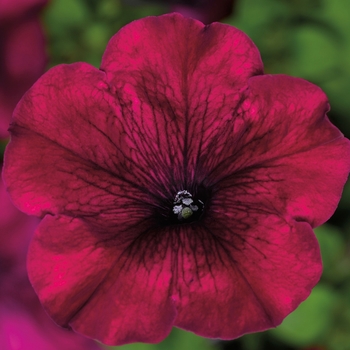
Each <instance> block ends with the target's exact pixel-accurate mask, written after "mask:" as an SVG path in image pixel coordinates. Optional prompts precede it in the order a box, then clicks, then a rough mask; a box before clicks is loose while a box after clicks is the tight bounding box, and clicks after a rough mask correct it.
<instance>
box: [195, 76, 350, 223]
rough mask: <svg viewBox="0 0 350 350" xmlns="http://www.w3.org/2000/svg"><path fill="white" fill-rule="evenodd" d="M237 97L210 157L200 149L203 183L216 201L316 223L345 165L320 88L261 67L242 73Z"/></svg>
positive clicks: (344, 146) (349, 163)
mask: <svg viewBox="0 0 350 350" xmlns="http://www.w3.org/2000/svg"><path fill="white" fill-rule="evenodd" d="M242 101H243V102H242V103H241V106H240V107H239V108H238V110H237V114H236V118H235V120H234V122H233V123H232V125H230V126H228V127H227V129H226V135H227V136H226V135H225V136H226V137H225V136H224V135H222V136H223V139H224V140H227V142H225V143H224V142H222V143H220V144H219V145H218V144H216V148H215V150H218V151H217V153H216V156H215V157H213V154H212V152H211V151H210V150H211V149H212V147H211V146H210V145H208V147H206V150H207V151H206V152H203V155H202V165H201V168H202V169H203V170H202V171H205V173H206V174H207V178H206V180H205V181H206V183H207V184H208V185H209V186H210V185H211V186H214V188H215V189H216V191H217V192H218V193H222V196H221V195H220V194H219V195H220V199H219V200H218V202H219V203H220V201H222V200H224V201H225V202H226V200H227V199H230V200H232V201H236V203H237V207H240V206H241V205H242V204H244V208H243V206H241V208H242V210H247V208H249V207H257V206H258V207H259V208H261V209H262V210H265V209H267V210H270V212H271V213H272V214H273V215H275V214H276V213H277V214H279V215H280V216H281V217H286V218H288V219H289V217H290V216H291V217H293V218H294V219H296V220H298V221H300V220H302V221H306V222H308V223H310V225H311V226H312V227H315V226H318V225H321V224H322V223H324V222H325V221H326V220H328V219H329V217H330V216H331V215H332V214H333V212H334V210H335V208H336V206H337V204H338V202H339V199H340V196H341V192H342V189H343V186H344V184H345V181H346V180H347V176H348V173H349V169H350V144H349V141H348V140H347V139H345V138H344V137H343V135H342V134H341V132H340V131H339V130H338V129H337V128H336V127H335V126H334V125H332V124H331V123H330V121H329V120H328V117H327V116H326V112H327V111H328V109H329V105H328V101H327V98H326V96H325V94H324V93H323V92H322V91H321V89H319V88H318V87H317V86H315V85H313V84H311V83H308V82H307V81H304V80H302V79H298V78H292V77H287V76H282V75H280V76H278V75H277V76H268V75H265V76H259V77H254V78H251V79H250V80H249V88H248V89H247V90H246V91H245V92H244V94H243V98H242ZM230 135H232V137H230ZM218 146H219V147H218ZM221 203H223V202H221ZM221 209H222V207H221V206H220V210H221Z"/></svg>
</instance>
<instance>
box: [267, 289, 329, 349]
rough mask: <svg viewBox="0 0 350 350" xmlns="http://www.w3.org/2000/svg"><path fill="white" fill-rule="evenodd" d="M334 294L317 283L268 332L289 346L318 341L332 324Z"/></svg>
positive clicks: (305, 344) (304, 344)
mask: <svg viewBox="0 0 350 350" xmlns="http://www.w3.org/2000/svg"><path fill="white" fill-rule="evenodd" d="M335 302H336V295H335V292H333V290H332V289H330V288H328V287H326V286H325V285H322V284H319V285H317V286H316V287H315V288H314V289H313V291H312V293H311V295H310V296H309V298H308V299H307V300H306V301H304V302H302V303H301V304H300V305H299V307H298V308H297V309H296V310H295V311H294V312H292V313H291V314H290V315H289V316H287V317H286V318H285V319H284V321H283V322H282V324H281V325H280V326H278V327H277V328H275V329H273V330H271V331H269V332H270V334H271V335H272V336H274V337H276V338H278V339H280V340H282V341H284V342H286V343H288V344H289V345H291V346H297V347H298V346H307V345H311V344H312V343H313V342H320V339H322V336H323V335H325V333H326V332H327V330H328V329H329V328H330V327H331V325H332V313H333V309H334V307H335Z"/></svg>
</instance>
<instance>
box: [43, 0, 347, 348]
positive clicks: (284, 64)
mask: <svg viewBox="0 0 350 350" xmlns="http://www.w3.org/2000/svg"><path fill="white" fill-rule="evenodd" d="M213 1H214V0H213ZM163 3H164V1H163ZM169 11H170V7H166V6H165V5H161V4H160V3H158V4H157V3H152V2H150V1H149V2H142V1H141V0H138V2H137V3H136V2H135V3H132V4H130V2H129V4H128V3H127V2H122V1H118V0H99V1H94V0H52V1H51V2H50V4H49V6H48V7H47V8H46V10H45V11H44V13H43V21H44V25H45V30H46V33H47V39H48V53H49V58H50V63H49V66H53V65H56V64H59V63H71V62H76V61H85V62H89V63H91V64H93V65H94V66H96V67H98V66H99V64H100V61H101V57H102V54H103V52H104V49H105V47H106V44H107V42H108V40H109V39H110V37H111V36H112V35H113V34H114V33H115V32H116V31H118V30H119V29H120V28H121V27H122V26H123V25H125V24H127V23H128V22H130V21H132V20H134V19H138V18H141V17H145V16H149V15H159V14H162V13H166V12H169ZM349 17H350V1H348V0H237V1H235V6H234V11H233V13H232V15H231V16H230V17H226V18H224V19H223V22H225V23H229V24H231V25H234V26H236V27H238V28H240V29H242V30H243V31H244V32H246V33H247V34H248V35H249V36H250V37H251V38H252V39H253V41H254V42H255V44H256V45H257V46H258V48H259V49H260V52H261V55H262V58H263V61H264V64H265V72H266V73H283V74H288V75H292V76H298V77H302V78H305V79H307V80H309V81H311V82H313V83H315V84H317V85H319V86H321V87H322V88H323V90H324V91H325V92H326V93H327V95H328V97H329V99H330V103H331V112H330V113H329V116H330V119H331V120H332V122H333V123H334V124H336V125H337V126H338V127H339V128H340V130H342V132H343V133H344V134H345V135H346V136H347V137H349V136H350V20H349ZM316 234H317V237H318V239H319V242H320V245H321V251H322V255H323V261H324V273H323V276H322V278H321V281H320V282H319V284H318V285H317V286H316V287H315V288H314V290H313V292H312V294H311V296H310V297H309V298H308V299H307V300H306V301H305V302H304V303H302V304H301V305H300V307H299V308H298V309H297V310H296V311H295V312H293V313H292V314H291V315H289V316H288V317H287V318H286V319H285V321H284V322H283V323H282V325H281V326H279V327H277V328H276V329H274V330H271V331H267V332H263V333H257V334H251V335H246V336H244V337H242V338H240V339H237V340H234V341H211V340H208V339H204V338H200V337H197V336H195V335H194V334H192V333H188V332H184V331H181V330H178V329H174V330H173V332H172V333H171V335H170V336H169V337H168V338H167V339H166V340H164V341H163V342H162V343H160V344H156V345H149V344H132V345H125V346H122V347H103V346H102V345H101V347H103V348H104V349H124V350H163V349H164V350H192V349H199V350H202V349H203V350H209V349H217V350H219V349H222V350H229V349H235V350H240V349H242V350H260V349H269V350H273V349H290V350H293V349H305V350H307V349H309V350H318V349H319V350H321V349H330V350H348V349H349V350H350V254H349V250H350V249H349V248H350V246H349V236H350V184H349V183H348V184H347V186H346V188H345V191H344V195H343V198H342V200H341V202H340V205H339V208H338V210H337V211H336V213H335V215H334V216H333V218H332V219H331V220H330V221H329V222H328V223H327V224H325V225H323V226H321V227H320V228H318V229H316ZM232 323H233V324H234V315H232Z"/></svg>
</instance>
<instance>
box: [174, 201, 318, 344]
mask: <svg viewBox="0 0 350 350" xmlns="http://www.w3.org/2000/svg"><path fill="white" fill-rule="evenodd" d="M225 204H227V203H223V204H222V205H223V210H226V212H227V215H226V216H225V217H219V215H222V213H221V212H220V214H217V215H216V213H215V214H213V215H208V217H207V218H206V219H205V222H204V223H203V228H202V229H201V230H199V232H198V231H196V235H193V233H192V232H188V231H190V230H188V231H187V237H186V239H184V240H183V241H184V242H188V243H187V244H186V245H184V246H183V247H182V248H181V249H179V252H178V254H179V267H178V273H179V275H178V276H177V277H178V278H177V282H178V284H177V286H176V287H177V289H175V291H174V296H173V297H175V299H176V306H177V310H178V316H177V318H176V321H175V323H174V325H176V326H178V327H181V328H184V329H187V330H191V331H193V332H195V333H197V334H199V335H202V336H206V337H211V338H222V339H233V338H236V337H239V336H241V335H242V334H245V333H250V332H256V331H262V330H265V329H268V328H271V327H275V326H277V325H278V324H280V323H281V322H282V320H283V318H284V317H285V316H286V315H288V314H289V313H290V312H292V311H293V310H294V309H295V308H296V307H297V306H298V305H299V303H300V302H301V301H303V300H304V299H306V298H307V296H308V295H309V294H310V291H311V288H312V287H313V286H314V285H315V284H316V283H317V282H318V280H319V278H320V275H321V272H322V263H321V256H320V251H319V247H318V243H317V240H316V237H315V235H314V233H313V232H312V230H311V227H310V225H309V224H307V223H302V222H296V221H294V222H290V223H286V222H285V221H284V220H283V219H281V218H278V217H276V216H275V217H274V216H272V215H266V214H265V213H263V212H261V213H259V215H254V214H250V213H243V212H239V211H238V210H237V209H236V208H235V207H228V206H227V205H226V206H225ZM176 296H177V297H176Z"/></svg>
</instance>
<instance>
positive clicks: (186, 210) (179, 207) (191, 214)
mask: <svg viewBox="0 0 350 350" xmlns="http://www.w3.org/2000/svg"><path fill="white" fill-rule="evenodd" d="M173 204H174V207H173V213H174V214H175V215H177V219H178V220H179V221H181V222H189V221H193V220H196V219H198V218H199V217H200V215H201V214H202V212H203V209H204V203H203V202H202V201H201V200H200V199H198V200H197V201H195V200H194V199H193V197H192V194H191V193H190V192H188V191H186V190H182V191H179V192H178V193H177V194H176V196H175V199H174V203H173Z"/></svg>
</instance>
